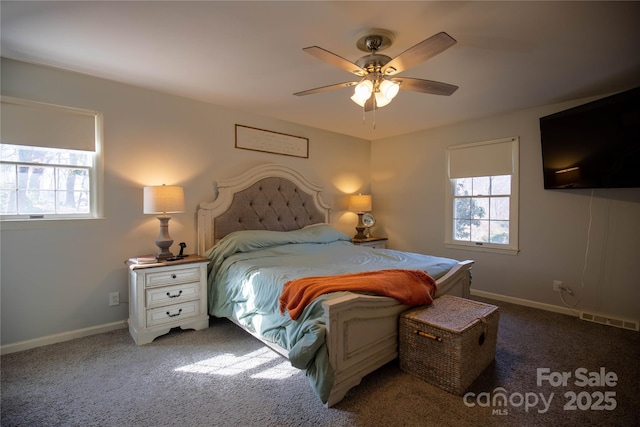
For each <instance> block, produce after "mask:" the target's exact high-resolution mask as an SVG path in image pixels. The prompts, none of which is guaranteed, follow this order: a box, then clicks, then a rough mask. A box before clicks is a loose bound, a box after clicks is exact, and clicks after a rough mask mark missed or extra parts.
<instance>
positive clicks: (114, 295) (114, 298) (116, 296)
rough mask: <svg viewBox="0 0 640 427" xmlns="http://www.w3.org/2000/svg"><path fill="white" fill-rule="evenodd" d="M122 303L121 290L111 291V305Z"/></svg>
mask: <svg viewBox="0 0 640 427" xmlns="http://www.w3.org/2000/svg"><path fill="white" fill-rule="evenodd" d="M118 304H120V292H111V293H110V294H109V306H113V305H118Z"/></svg>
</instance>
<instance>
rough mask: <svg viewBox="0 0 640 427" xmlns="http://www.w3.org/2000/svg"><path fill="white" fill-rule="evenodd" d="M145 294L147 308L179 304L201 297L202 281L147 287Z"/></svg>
mask: <svg viewBox="0 0 640 427" xmlns="http://www.w3.org/2000/svg"><path fill="white" fill-rule="evenodd" d="M145 294H146V298H147V301H146V306H147V308H153V307H159V306H163V305H168V304H178V303H181V302H184V301H189V300H192V299H198V298H200V283H199V282H193V283H184V284H182V285H177V286H167V287H164V288H150V289H147V291H146V293H145Z"/></svg>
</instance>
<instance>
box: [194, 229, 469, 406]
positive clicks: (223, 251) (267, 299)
mask: <svg viewBox="0 0 640 427" xmlns="http://www.w3.org/2000/svg"><path fill="white" fill-rule="evenodd" d="M206 256H207V257H208V258H209V259H210V260H211V261H210V262H209V274H208V298H209V314H211V315H212V316H216V317H230V318H233V319H235V320H236V321H237V322H238V323H239V324H241V325H242V326H244V327H245V328H247V329H249V330H250V331H252V332H254V333H256V334H258V335H259V336H261V337H263V338H265V339H267V340H269V341H271V342H274V343H276V344H278V345H279V346H281V347H283V348H285V349H287V350H288V351H289V360H290V361H291V364H292V365H293V366H294V367H296V368H299V369H303V370H305V372H306V375H307V377H308V378H309V381H310V383H311V385H312V387H313V388H314V390H315V392H316V394H317V395H318V397H320V399H321V400H322V402H323V403H326V401H327V399H328V397H329V393H330V391H331V388H332V386H333V377H334V375H333V371H332V368H331V365H330V364H329V357H328V352H327V348H326V345H325V333H326V328H325V323H324V319H323V314H324V312H323V308H322V303H323V302H324V301H326V300H328V299H330V298H336V297H338V296H340V295H342V294H343V293H341V292H338V293H334V294H329V295H324V296H322V297H320V298H318V299H316V300H315V301H314V302H313V303H312V304H310V305H309V306H307V307H306V308H305V310H304V312H303V314H302V315H301V316H300V318H299V319H298V320H296V321H293V320H291V318H290V317H289V315H288V313H285V314H284V315H281V314H280V311H279V307H278V298H279V297H280V294H281V293H282V289H283V286H284V284H285V283H286V282H287V281H289V280H293V279H297V278H301V277H309V276H330V275H336V274H346V273H356V272H363V271H375V270H383V269H389V268H403V269H414V270H415V269H419V270H423V271H426V272H427V273H428V274H429V275H430V276H431V277H433V278H434V279H436V280H437V279H438V278H439V277H441V276H442V275H443V274H445V273H446V272H447V271H448V270H449V269H450V268H451V267H452V266H453V265H455V264H456V263H457V261H455V260H452V259H448V258H439V257H432V256H427V255H420V254H414V253H407V252H400V251H394V250H388V249H371V248H367V247H362V246H355V245H353V244H352V243H351V238H350V237H349V236H347V235H346V234H344V233H342V232H340V231H338V230H336V229H335V228H333V227H331V226H330V225H327V224H319V225H315V226H310V227H307V228H303V229H301V230H296V231H288V232H283V231H265V230H255V231H237V232H234V233H231V234H229V235H228V236H226V237H225V238H223V239H222V240H220V242H218V243H217V244H216V245H215V246H214V247H213V248H211V249H210V250H209V251H208V252H207V254H206Z"/></svg>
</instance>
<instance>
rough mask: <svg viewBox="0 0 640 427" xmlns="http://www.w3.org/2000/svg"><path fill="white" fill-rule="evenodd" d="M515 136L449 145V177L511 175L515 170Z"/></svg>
mask: <svg viewBox="0 0 640 427" xmlns="http://www.w3.org/2000/svg"><path fill="white" fill-rule="evenodd" d="M514 141H515V138H507V139H503V140H496V141H486V142H478V143H472V144H463V145H459V146H453V147H449V148H448V149H447V153H448V155H449V178H451V179H454V178H470V177H478V176H495V175H510V174H512V173H513V171H514V162H515V161H517V159H516V158H515V156H514V150H513V142H514Z"/></svg>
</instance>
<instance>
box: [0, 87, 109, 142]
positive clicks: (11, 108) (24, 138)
mask: <svg viewBox="0 0 640 427" xmlns="http://www.w3.org/2000/svg"><path fill="white" fill-rule="evenodd" d="M0 108H1V111H0V113H1V114H0V116H1V118H2V123H1V124H2V127H1V128H0V129H2V130H1V134H0V137H1V138H2V142H3V143H5V144H13V145H24V146H32V147H46V148H61V149H66V150H82V151H95V150H96V115H97V113H94V112H91V111H84V110H77V109H73V108H68V107H60V106H57V105H50V104H44V103H39V102H31V101H25V100H19V99H14V98H9V97H2V104H1V105H0Z"/></svg>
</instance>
